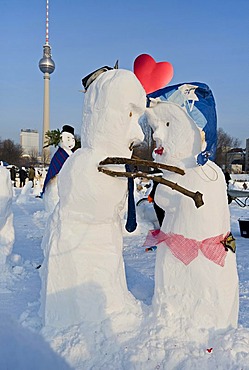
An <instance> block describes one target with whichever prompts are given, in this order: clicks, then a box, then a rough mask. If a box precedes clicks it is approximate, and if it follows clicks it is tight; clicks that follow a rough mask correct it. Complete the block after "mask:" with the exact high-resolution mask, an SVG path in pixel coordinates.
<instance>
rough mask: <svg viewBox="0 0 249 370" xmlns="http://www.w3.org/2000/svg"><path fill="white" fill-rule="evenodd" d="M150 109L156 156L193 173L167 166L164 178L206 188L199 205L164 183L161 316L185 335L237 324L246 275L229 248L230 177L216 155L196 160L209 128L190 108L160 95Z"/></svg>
mask: <svg viewBox="0 0 249 370" xmlns="http://www.w3.org/2000/svg"><path fill="white" fill-rule="evenodd" d="M146 115H147V120H148V123H149V125H150V126H151V127H152V129H153V131H154V134H153V137H154V140H155V141H156V143H157V147H158V148H159V149H160V150H159V151H158V152H159V153H160V155H157V158H156V160H157V161H158V162H161V163H167V164H168V165H173V166H177V167H180V168H182V169H183V170H184V171H185V175H183V176H182V175H179V174H177V173H169V172H167V171H163V177H165V178H167V179H168V180H171V181H173V182H175V183H177V184H179V185H181V186H183V187H185V188H187V189H191V190H193V191H199V192H201V193H202V194H203V200H204V205H203V206H202V207H200V208H196V207H195V205H194V202H193V201H192V200H191V199H190V198H188V197H185V196H183V195H182V194H180V193H178V192H175V191H173V190H171V189H170V188H168V187H165V186H163V185H161V184H159V185H158V187H157V190H156V194H155V201H156V203H157V204H158V205H159V206H160V207H161V208H162V209H164V210H165V218H164V221H163V224H162V226H161V231H160V233H159V234H158V236H157V241H158V249H157V256H156V266H155V292H154V297H153V309H154V311H155V314H156V315H157V317H158V319H160V320H163V321H164V323H166V324H167V325H168V326H170V325H172V326H174V327H177V328H178V329H179V331H180V332H181V333H187V331H188V330H191V328H206V329H210V328H215V329H222V328H227V327H229V326H232V327H236V326H237V319H238V275H237V267H236V255H235V253H233V251H232V250H230V249H229V248H227V246H224V245H225V244H228V242H227V241H228V239H227V238H228V235H229V232H230V215H229V208H228V204H227V195H226V183H225V179H224V175H223V173H222V171H221V169H220V168H219V167H218V166H217V165H216V164H215V163H214V162H212V161H210V160H207V162H206V163H205V164H204V165H203V166H199V165H197V164H196V158H197V156H198V154H199V153H200V152H201V151H202V150H203V145H204V146H205V142H203V139H202V136H203V133H201V131H200V129H199V128H198V127H197V125H196V124H195V122H194V121H193V119H192V118H191V117H190V116H189V115H188V113H187V112H186V111H185V110H184V109H183V108H181V107H180V106H179V105H177V104H175V103H172V102H167V101H160V100H159V101H158V100H155V101H154V106H153V107H151V108H148V109H147V112H146ZM230 239H231V238H230ZM176 323H177V324H176Z"/></svg>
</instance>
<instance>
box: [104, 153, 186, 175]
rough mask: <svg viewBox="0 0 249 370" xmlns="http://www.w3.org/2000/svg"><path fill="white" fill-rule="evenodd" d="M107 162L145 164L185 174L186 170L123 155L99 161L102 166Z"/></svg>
mask: <svg viewBox="0 0 249 370" xmlns="http://www.w3.org/2000/svg"><path fill="white" fill-rule="evenodd" d="M106 164H132V165H134V166H145V167H152V168H155V169H159V168H160V169H162V170H167V171H171V172H175V173H179V174H180V175H184V174H185V172H184V170H182V169H181V168H179V167H175V166H169V165H167V164H163V163H157V162H153V161H147V160H145V159H131V158H121V157H107V158H106V159H104V160H103V161H101V162H99V165H100V166H104V165H106Z"/></svg>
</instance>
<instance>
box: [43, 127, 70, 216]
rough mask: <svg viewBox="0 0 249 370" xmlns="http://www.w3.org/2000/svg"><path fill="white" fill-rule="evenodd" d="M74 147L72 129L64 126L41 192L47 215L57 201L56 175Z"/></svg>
mask: <svg viewBox="0 0 249 370" xmlns="http://www.w3.org/2000/svg"><path fill="white" fill-rule="evenodd" d="M74 147H75V138H74V128H73V127H72V126H69V125H64V126H63V127H62V131H61V135H60V143H59V148H58V149H57V151H56V152H55V154H54V156H53V158H52V160H51V163H50V165H49V169H48V173H47V175H46V178H45V181H44V185H43V190H42V197H43V200H44V207H45V211H46V212H48V213H49V214H51V213H52V212H53V210H54V208H55V206H56V204H57V203H58V201H59V195H58V186H57V175H58V173H59V172H60V170H61V168H62V166H63V165H64V163H65V161H66V160H67V158H68V157H69V156H70V155H72V154H73V152H72V149H73V148H74Z"/></svg>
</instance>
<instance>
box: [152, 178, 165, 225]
mask: <svg viewBox="0 0 249 370" xmlns="http://www.w3.org/2000/svg"><path fill="white" fill-rule="evenodd" d="M158 184H159V183H158V182H156V181H153V187H152V190H151V192H150V194H149V195H148V202H149V203H153V207H154V210H155V212H156V216H157V219H158V223H159V225H160V227H161V226H162V223H163V219H164V216H165V212H164V210H163V209H162V208H160V207H159V206H158V205H157V204H156V202H155V200H154V197H155V192H156V188H157V185H158Z"/></svg>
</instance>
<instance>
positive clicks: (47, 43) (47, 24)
mask: <svg viewBox="0 0 249 370" xmlns="http://www.w3.org/2000/svg"><path fill="white" fill-rule="evenodd" d="M48 14H49V0H47V4H46V45H49V33H48V26H49V18H48Z"/></svg>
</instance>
